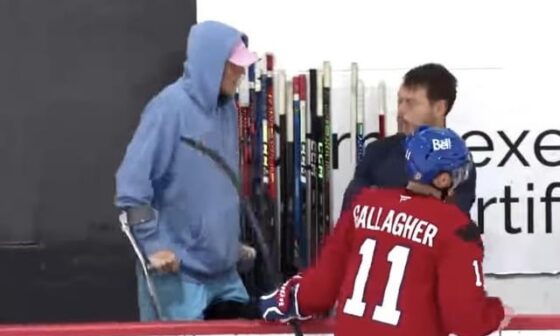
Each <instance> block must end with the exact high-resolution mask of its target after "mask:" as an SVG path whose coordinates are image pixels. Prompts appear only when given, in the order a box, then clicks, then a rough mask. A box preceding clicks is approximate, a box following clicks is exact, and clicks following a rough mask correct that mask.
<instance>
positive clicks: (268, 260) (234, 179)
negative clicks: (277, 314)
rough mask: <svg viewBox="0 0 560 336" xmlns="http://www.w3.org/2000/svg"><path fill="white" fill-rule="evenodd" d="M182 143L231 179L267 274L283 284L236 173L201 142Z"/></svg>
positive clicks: (300, 335) (296, 326)
mask: <svg viewBox="0 0 560 336" xmlns="http://www.w3.org/2000/svg"><path fill="white" fill-rule="evenodd" d="M181 141H183V142H184V143H185V144H186V145H188V146H189V147H191V148H193V149H195V150H198V151H200V152H201V153H203V154H205V155H206V156H208V157H209V158H210V159H211V160H212V161H214V163H215V164H216V165H218V167H219V168H220V169H221V170H222V171H223V172H224V173H225V174H226V176H227V177H228V178H229V180H230V182H231V183H232V184H233V186H234V187H235V189H236V191H237V194H238V196H239V200H240V203H241V205H242V207H243V210H244V211H245V213H246V215H247V220H248V221H249V225H250V226H251V228H252V229H253V232H254V233H255V236H256V238H257V244H258V245H259V248H260V250H261V253H262V258H263V261H264V263H265V268H266V270H267V273H268V275H269V276H270V277H271V278H272V279H273V283H275V284H280V283H281V278H280V277H279V276H278V275H277V274H276V272H275V270H274V268H273V263H272V258H271V254H270V250H269V248H268V245H267V244H266V241H265V239H264V235H263V233H262V230H261V227H260V226H259V222H258V220H257V217H256V216H255V211H254V210H253V207H252V205H251V202H249V201H248V200H247V199H246V198H245V197H244V196H243V194H242V192H241V185H240V182H239V178H238V177H237V175H236V174H235V172H234V171H233V170H232V169H231V168H230V166H229V165H228V164H227V163H226V161H225V160H224V159H223V158H222V157H221V156H220V155H219V154H218V153H217V152H216V151H214V150H213V149H210V148H208V147H206V146H204V145H203V144H202V143H200V142H199V141H196V140H194V139H192V138H188V137H181ZM290 324H291V325H292V327H293V328H294V334H295V335H297V336H303V333H302V332H301V329H300V327H299V324H297V322H296V321H290Z"/></svg>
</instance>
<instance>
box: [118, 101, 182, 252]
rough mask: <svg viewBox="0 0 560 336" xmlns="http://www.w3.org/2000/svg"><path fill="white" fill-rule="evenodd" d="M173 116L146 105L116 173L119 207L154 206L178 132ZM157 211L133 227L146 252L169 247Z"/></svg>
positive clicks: (158, 107) (158, 108) (168, 112)
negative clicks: (157, 187) (155, 191)
mask: <svg viewBox="0 0 560 336" xmlns="http://www.w3.org/2000/svg"><path fill="white" fill-rule="evenodd" d="M173 116H174V114H173V113H172V111H167V110H164V107H162V106H158V105H156V104H149V105H148V106H147V107H146V109H145V111H144V113H143V115H142V117H141V120H140V123H139V125H138V128H137V129H136V131H135V133H134V135H133V138H132V140H131V142H130V143H129V145H128V147H127V149H126V153H125V156H124V159H123V161H122V163H121V165H120V167H119V169H118V171H117V174H116V199H115V205H116V206H117V207H118V208H119V209H128V208H135V207H140V206H146V205H148V206H152V204H153V197H154V182H155V181H158V180H159V179H160V178H162V177H163V176H164V175H165V173H166V172H167V168H168V166H169V164H170V162H171V159H172V157H173V152H174V148H175V145H176V139H177V138H178V136H179V134H178V132H179V131H178V128H177V127H178V124H179V122H177V121H176V120H174V118H173ZM154 213H155V216H154V218H153V219H152V220H150V221H148V222H145V223H142V224H137V225H135V226H133V227H132V231H133V233H134V235H135V237H136V239H137V240H138V243H139V244H140V245H141V246H142V248H143V250H144V253H146V254H147V255H150V254H152V253H153V252H156V251H159V250H162V249H164V248H165V247H168V246H169V241H170V240H169V238H168V237H166V235H165V234H164V233H163V232H162V230H160V229H159V223H158V222H159V220H158V213H157V211H154Z"/></svg>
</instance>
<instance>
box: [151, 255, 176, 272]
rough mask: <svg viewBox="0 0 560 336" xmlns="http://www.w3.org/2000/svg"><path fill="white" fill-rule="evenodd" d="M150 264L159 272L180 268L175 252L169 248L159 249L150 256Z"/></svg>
mask: <svg viewBox="0 0 560 336" xmlns="http://www.w3.org/2000/svg"><path fill="white" fill-rule="evenodd" d="M148 259H149V261H150V266H151V267H152V268H153V269H155V270H157V271H158V272H163V273H168V272H177V271H178V270H179V260H177V257H176V256H175V253H173V252H172V251H169V250H163V251H158V252H156V253H154V254H152V255H151V256H149V257H148Z"/></svg>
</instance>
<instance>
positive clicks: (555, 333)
mask: <svg viewBox="0 0 560 336" xmlns="http://www.w3.org/2000/svg"><path fill="white" fill-rule="evenodd" d="M253 335H255V336H256V335H258V336H293V335H294V334H293V333H292V334H212V335H208V334H204V335H195V334H183V335H151V336H253ZM305 335H309V336H334V334H307V333H306V334H305ZM499 335H502V336H514V335H525V336H537V335H538V336H560V330H504V331H502V332H501V333H499V332H495V333H492V334H491V336H499Z"/></svg>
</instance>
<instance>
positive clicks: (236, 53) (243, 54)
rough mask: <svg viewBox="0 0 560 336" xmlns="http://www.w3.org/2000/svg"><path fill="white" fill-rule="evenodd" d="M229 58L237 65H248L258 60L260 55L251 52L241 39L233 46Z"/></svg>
mask: <svg viewBox="0 0 560 336" xmlns="http://www.w3.org/2000/svg"><path fill="white" fill-rule="evenodd" d="M228 60H229V61H230V62H231V63H233V64H235V65H238V66H241V67H248V66H249V65H251V64H253V63H255V62H256V61H258V60H259V56H258V55H257V54H256V53H254V52H250V51H249V49H247V47H246V46H245V43H243V41H242V40H239V42H238V43H237V44H236V45H235V47H234V48H233V50H232V52H231V55H230V56H229V59H228Z"/></svg>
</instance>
